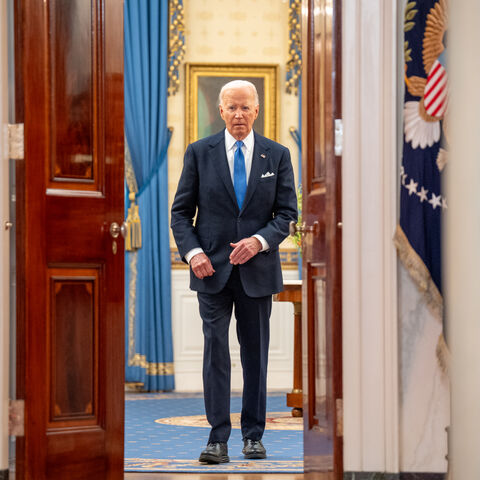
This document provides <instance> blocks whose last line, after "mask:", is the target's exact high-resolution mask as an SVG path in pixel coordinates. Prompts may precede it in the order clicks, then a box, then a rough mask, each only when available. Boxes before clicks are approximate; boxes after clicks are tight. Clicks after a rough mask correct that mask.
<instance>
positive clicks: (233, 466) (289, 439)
mask: <svg viewBox="0 0 480 480" xmlns="http://www.w3.org/2000/svg"><path fill="white" fill-rule="evenodd" d="M125 400H126V401H125V471H127V472H191V473H202V472H208V473H229V472H230V473H232V472H245V473H265V472H268V473H301V472H303V431H302V419H294V418H292V417H291V415H290V408H288V407H286V406H285V394H273V395H269V397H268V400H267V412H269V413H267V427H266V430H265V433H264V436H263V443H264V445H265V448H266V449H267V455H268V456H267V458H266V459H265V460H245V459H244V457H243V455H242V447H243V442H242V438H241V431H240V429H239V428H238V427H239V425H238V423H239V414H233V415H232V425H233V429H232V434H231V436H230V440H229V442H228V450H229V456H230V463H224V464H220V465H203V464H201V463H199V462H198V456H199V455H200V452H201V451H202V449H203V448H204V447H205V445H206V443H207V440H208V433H209V425H208V423H207V422H206V419H205V410H204V406H203V396H202V394H180V393H161V394H159V393H150V394H145V393H129V394H127V395H126V398H125ZM240 410H241V397H240V396H233V397H232V400H231V411H232V412H240Z"/></svg>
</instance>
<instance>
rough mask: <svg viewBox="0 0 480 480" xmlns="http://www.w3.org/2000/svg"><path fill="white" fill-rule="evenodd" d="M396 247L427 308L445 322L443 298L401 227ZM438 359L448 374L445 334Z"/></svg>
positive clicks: (438, 350)
mask: <svg viewBox="0 0 480 480" xmlns="http://www.w3.org/2000/svg"><path fill="white" fill-rule="evenodd" d="M393 240H394V242H395V246H396V247H397V251H398V256H399V257H400V260H401V262H402V263H403V265H404V266H405V268H406V269H407V271H408V273H409V274H410V276H411V277H412V278H413V281H414V282H415V284H416V285H417V288H418V289H419V290H420V292H421V293H422V295H423V297H424V298H425V301H426V303H427V306H428V307H429V309H430V311H431V312H432V314H433V316H434V317H435V318H436V319H437V320H438V321H439V322H442V321H443V298H442V295H441V294H440V292H439V290H438V288H437V286H436V285H435V283H434V282H433V279H432V277H431V275H430V272H429V271H428V269H427V267H426V266H425V264H424V263H423V260H422V259H421V258H420V257H419V255H418V254H417V253H416V252H415V250H414V249H413V248H412V246H411V245H410V242H409V241H408V239H407V237H406V235H405V233H404V232H403V230H402V228H401V227H400V225H397V229H396V231H395V235H394V237H393ZM436 351H437V359H438V363H439V365H440V368H441V369H442V371H443V372H444V373H446V374H448V372H449V366H450V352H449V350H448V347H447V344H446V342H445V338H444V336H443V334H441V335H440V337H439V339H438V343H437V349H436Z"/></svg>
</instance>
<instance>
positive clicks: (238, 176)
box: [233, 140, 247, 209]
mask: <svg viewBox="0 0 480 480" xmlns="http://www.w3.org/2000/svg"><path fill="white" fill-rule="evenodd" d="M235 145H236V146H237V149H236V150H235V154H234V156H233V188H235V195H236V197H237V203H238V208H240V209H241V208H242V204H243V199H244V198H245V193H246V191H247V172H246V170H245V157H244V156H243V152H242V146H243V142H242V141H241V140H238V141H237V142H235Z"/></svg>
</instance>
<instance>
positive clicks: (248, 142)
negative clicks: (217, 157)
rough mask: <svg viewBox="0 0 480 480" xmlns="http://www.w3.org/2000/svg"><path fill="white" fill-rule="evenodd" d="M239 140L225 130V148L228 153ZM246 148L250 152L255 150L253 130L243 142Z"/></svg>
mask: <svg viewBox="0 0 480 480" xmlns="http://www.w3.org/2000/svg"><path fill="white" fill-rule="evenodd" d="M236 141H237V139H236V138H235V137H233V136H232V134H231V133H230V132H229V131H228V130H227V129H225V147H226V150H227V152H228V151H230V150H231V149H232V148H233V147H234V146H235V142H236ZM242 141H243V144H244V145H245V148H246V149H247V150H248V151H251V150H253V144H254V143H255V135H254V133H253V128H252V129H251V130H250V133H249V134H248V135H247V136H246V137H245V138H244V139H243V140H242Z"/></svg>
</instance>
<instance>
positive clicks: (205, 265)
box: [190, 253, 215, 280]
mask: <svg viewBox="0 0 480 480" xmlns="http://www.w3.org/2000/svg"><path fill="white" fill-rule="evenodd" d="M190 266H191V267H192V271H193V273H194V274H195V276H196V277H197V278H199V279H200V280H202V279H203V278H205V277H211V276H212V275H213V274H214V273H215V270H214V269H213V266H212V262H210V259H209V258H208V257H207V256H206V255H205V254H204V253H197V254H196V255H194V256H193V257H192V258H191V260H190Z"/></svg>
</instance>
